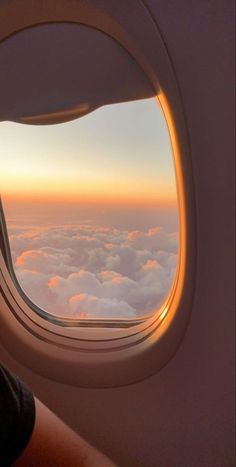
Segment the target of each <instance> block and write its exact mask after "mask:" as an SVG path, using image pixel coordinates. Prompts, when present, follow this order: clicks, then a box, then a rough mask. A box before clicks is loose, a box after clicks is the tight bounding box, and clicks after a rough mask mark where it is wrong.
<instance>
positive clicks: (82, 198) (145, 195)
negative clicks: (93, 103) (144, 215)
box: [0, 99, 175, 204]
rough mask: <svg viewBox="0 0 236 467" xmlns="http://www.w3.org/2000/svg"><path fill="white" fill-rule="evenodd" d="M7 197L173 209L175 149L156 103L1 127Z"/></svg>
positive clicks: (3, 188) (0, 158) (1, 182)
mask: <svg viewBox="0 0 236 467" xmlns="http://www.w3.org/2000/svg"><path fill="white" fill-rule="evenodd" d="M0 163H1V173H0V186H1V192H2V194H5V195H8V197H9V196H10V197H11V198H12V197H15V196H16V195H17V197H18V198H19V196H20V197H22V198H28V199H29V198H32V197H34V198H35V197H36V198H37V197H39V198H40V199H41V200H43V199H45V200H47V201H50V200H53V201H55V200H60V201H61V200H64V201H70V202H71V201H72V202H77V201H79V202H93V203H94V202H104V201H105V202H106V203H109V202H111V203H117V202H118V203H120V202H122V203H130V202H131V203H138V204H140V203H141V204H143V203H144V204H147V203H148V204H157V203H158V204H163V203H164V204H172V203H173V202H174V200H175V180H174V171H173V162H172V157H171V149H170V141H169V137H168V133H167V129H166V125H165V121H164V118H163V116H162V114H161V111H160V109H159V108H158V104H157V101H156V100H155V99H146V100H142V101H135V102H129V103H123V104H115V105H112V106H105V107H103V108H100V109H98V110H97V111H95V112H92V113H91V114H88V115H87V116H85V117H83V118H81V119H78V120H75V121H71V122H68V123H63V124H59V125H51V126H31V125H24V124H17V123H13V122H4V123H1V125H0Z"/></svg>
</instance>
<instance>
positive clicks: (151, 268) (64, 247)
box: [10, 224, 178, 318]
mask: <svg viewBox="0 0 236 467" xmlns="http://www.w3.org/2000/svg"><path fill="white" fill-rule="evenodd" d="M10 244H11V250H12V256H13V262H14V266H15V272H16V275H17V278H18V281H19V283H20V285H21V286H22V288H23V290H24V291H25V292H26V293H27V295H28V296H29V297H30V298H31V300H32V301H34V302H35V303H36V304H37V305H39V306H40V307H42V308H44V309H46V310H47V311H48V312H50V313H54V314H56V315H59V316H62V315H63V316H65V315H70V316H75V317H96V318H97V317H103V318H112V317H116V318H118V317H130V316H138V315H142V314H143V313H149V312H150V311H152V310H153V309H154V308H156V307H158V306H159V305H160V304H161V303H162V301H163V300H164V298H165V297H166V295H167V293H168V291H169V289H170V287H171V284H172V281H173V277H174V274H175V269H176V261H177V252H178V235H177V234H176V233H168V232H165V230H164V229H162V228H160V227H154V228H151V229H149V230H147V231H146V232H145V231H141V230H134V231H127V230H118V229H113V228H106V227H100V226H97V225H93V224H87V225H83V224H78V225H64V226H53V225H52V226H49V227H45V226H41V227H39V228H37V227H35V226H34V227H27V226H25V227H24V228H22V227H20V228H19V229H18V228H17V226H15V228H14V229H13V230H12V233H11V235H10Z"/></svg>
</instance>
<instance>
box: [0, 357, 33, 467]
mask: <svg viewBox="0 0 236 467" xmlns="http://www.w3.org/2000/svg"><path fill="white" fill-rule="evenodd" d="M34 422H35V403H34V397H33V395H32V393H31V392H30V391H29V389H28V388H27V387H26V386H25V385H24V384H23V383H22V382H21V381H20V380H19V378H17V376H15V375H13V374H12V373H10V371H9V370H7V369H6V368H4V367H3V366H1V365H0V466H1V467H7V466H10V465H11V464H12V462H14V461H15V460H16V459H17V457H18V456H19V455H20V453H21V452H22V451H23V449H24V448H25V446H26V445H27V443H28V441H29V439H30V436H31V434H32V431H33V427H34Z"/></svg>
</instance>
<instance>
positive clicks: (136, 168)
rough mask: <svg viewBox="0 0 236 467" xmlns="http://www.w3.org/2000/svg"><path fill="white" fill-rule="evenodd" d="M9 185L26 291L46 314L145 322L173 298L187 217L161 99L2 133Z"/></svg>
mask: <svg viewBox="0 0 236 467" xmlns="http://www.w3.org/2000/svg"><path fill="white" fill-rule="evenodd" d="M0 158H1V159H0V167H1V170H0V184H1V193H2V198H3V207H4V212H5V217H6V223H7V229H8V235H9V241H10V247H11V255H12V260H13V265H14V270H15V274H16V277H17V279H18V282H19V284H20V286H21V288H22V289H23V290H24V292H25V293H26V294H27V295H28V297H29V298H30V299H31V300H32V301H33V302H34V303H35V304H37V305H38V306H39V307H40V308H42V309H43V310H45V311H47V312H48V313H51V314H54V315H56V316H59V317H61V316H63V317H64V316H67V317H74V318H111V319H112V318H116V319H117V318H136V317H140V316H143V315H149V314H150V313H152V312H154V311H156V309H157V308H158V307H159V306H160V305H161V304H162V303H163V301H164V300H165V298H166V297H167V295H168V293H169V291H170V288H171V285H172V283H173V278H174V274H175V270H176V263H177V254H178V211H177V201H176V186H175V177H174V167H173V160H172V154H171V146H170V140H169V136H168V132H167V129H166V125H165V121H164V118H163V116H162V114H161V111H160V109H159V107H158V104H157V102H156V100H155V99H146V100H141V101H135V102H129V103H122V104H116V105H112V106H106V107H103V108H100V109H98V110H97V111H95V112H93V113H91V114H89V115H87V116H85V117H83V118H81V119H78V120H76V121H72V122H68V123H63V124H59V125H51V126H30V125H22V124H17V123H11V122H4V123H2V124H1V125H0Z"/></svg>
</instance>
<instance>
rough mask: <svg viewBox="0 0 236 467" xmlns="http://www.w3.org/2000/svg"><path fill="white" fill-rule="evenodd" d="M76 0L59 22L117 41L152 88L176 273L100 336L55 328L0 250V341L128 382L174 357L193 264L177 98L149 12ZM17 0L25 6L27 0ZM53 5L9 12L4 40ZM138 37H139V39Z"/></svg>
mask: <svg viewBox="0 0 236 467" xmlns="http://www.w3.org/2000/svg"><path fill="white" fill-rule="evenodd" d="M14 3H15V2H13V4H14ZM61 3H63V2H60V6H61ZM82 3H83V2H78V5H77V7H74V9H73V11H72V9H70V8H69V7H68V6H67V11H63V22H71V23H78V24H86V25H87V26H91V27H96V28H97V29H99V30H101V31H102V32H105V33H106V34H108V35H109V36H111V37H112V38H113V39H115V40H116V41H118V42H119V43H120V44H121V45H122V46H123V47H124V48H125V49H127V50H128V52H129V53H130V54H131V55H132V56H133V57H134V58H135V60H136V61H137V62H138V63H139V65H140V66H141V68H142V69H143V71H144V72H145V73H146V75H147V76H148V78H149V80H150V82H151V83H152V85H153V86H154V88H155V90H156V92H157V95H158V98H159V102H160V105H161V108H162V110H163V114H164V117H165V119H166V123H167V127H168V130H169V134H170V139H171V144H172V149H173V154H174V163H175V172H176V184H177V192H178V207H179V225H180V227H179V230H180V247H179V248H180V253H179V262H178V266H177V272H176V277H175V281H174V285H173V287H172V289H171V292H170V294H169V295H168V297H167V300H166V302H165V303H164V304H163V306H162V307H161V308H160V310H159V311H158V313H157V314H156V315H155V316H153V317H151V318H148V319H146V320H145V322H143V323H140V324H138V325H137V326H134V327H132V332H130V330H129V329H112V330H111V329H109V336H108V333H107V329H106V328H93V329H87V328H80V329H78V328H76V329H75V328H73V329H71V328H62V327H61V326H58V325H55V324H53V323H50V322H48V321H45V319H43V318H41V317H40V316H38V315H36V313H35V312H34V311H32V309H31V308H30V307H29V305H27V303H26V302H25V301H24V300H23V298H22V296H21V295H20V293H19V291H18V290H17V288H16V285H15V284H14V282H13V280H12V277H11V275H10V273H9V270H8V268H7V266H6V262H5V260H4V257H3V254H2V253H1V255H0V277H1V279H0V284H1V297H0V306H1V315H0V322H1V331H0V332H1V342H2V343H3V345H4V347H6V349H7V350H8V351H9V352H10V353H11V354H12V355H13V356H14V357H15V358H17V360H19V361H20V362H21V363H22V364H23V365H26V366H28V367H30V368H31V369H32V370H33V371H35V372H37V373H39V374H42V375H43V376H46V377H48V378H52V379H55V380H58V381H60V382H63V383H69V384H73V385H79V386H85V387H110V386H120V385H124V384H130V383H133V382H135V381H139V380H142V379H144V378H145V377H147V376H149V375H151V374H153V373H155V372H156V371H157V370H158V369H160V368H161V367H162V366H164V365H165V364H166V363H167V362H168V360H169V359H170V358H171V357H172V356H173V355H174V353H175V351H176V350H177V348H178V346H179V344H180V342H181V339H182V338H183V335H184V332H185V329H186V327H187V323H188V320H189V316H190V311H191V303H192V297H193V290H194V278H195V265H196V248H195V245H196V239H195V235H196V228H195V219H196V216H195V203H194V185H193V177H192V169H191V159H190V149H189V144H188V133H187V127H186V121H185V117H184V111H183V103H182V101H181V96H180V93H179V89H178V85H177V81H176V77H175V74H174V71H173V68H172V65H171V62H170V59H169V55H168V52H167V50H166V47H165V45H164V42H163V40H162V37H161V35H160V32H159V30H158V28H157V26H156V24H155V23H154V22H153V19H152V18H151V16H150V14H149V12H148V11H147V10H146V9H145V7H144V5H143V4H141V3H138V4H137V6H136V7H135V8H133V10H132V21H131V22H129V18H128V15H122V8H120V10H119V8H118V9H117V10H116V12H115V13H116V14H115V15H114V14H113V12H112V11H111V9H110V6H109V3H108V2H107V10H106V12H104V10H102V11H101V10H100V14H99V15H98V16H97V13H98V12H97V10H98V9H99V2H98V1H94V2H93V7H92V8H91V9H90V10H89V11H87V10H86V8H85V7H84V5H83V4H82ZM24 4H25V7H26V6H28V7H29V6H30V5H29V4H30V2H28V0H25V1H24ZM27 4H28V5H27ZM53 4H54V1H53V0H50V1H49V2H48V5H47V9H48V11H47V15H45V9H41V10H40V8H39V10H38V11H37V12H35V11H32V9H30V8H29V11H28V10H27V11H28V17H27V21H28V23H27V24H22V22H23V21H24V20H25V19H24V20H23V19H22V18H17V14H16V13H15V21H16V22H17V21H18V24H17V25H15V26H14V31H8V34H6V35H5V37H4V38H6V37H9V35H11V34H13V33H16V32H19V31H20V30H22V29H23V28H25V27H32V26H36V25H39V24H45V23H55V22H61V21H62V17H61V15H62V12H60V8H59V11H58V10H56V13H55V14H54V17H53V18H52V16H51V15H52V13H51V9H50V6H52V5H53ZM64 6H65V5H64ZM127 6H128V8H129V6H130V2H127ZM132 6H133V5H132ZM16 10H17V8H16ZM118 10H119V11H118ZM35 13H38V17H37V18H36V17H35ZM36 16H37V14H36ZM45 16H46V18H45ZM72 17H73V20H72ZM140 18H142V22H140ZM142 36H144V37H145V38H146V39H147V40H146V41H145V44H144V43H143V42H144V41H142ZM153 43H155V44H156V48H157V49H158V54H156V53H155V50H156V49H155V48H154V47H152V45H153ZM157 73H158V76H157ZM160 89H161V91H160ZM3 227H4V226H3ZM3 230H4V229H2V233H3V240H4V231H3ZM5 243H6V239H5ZM5 255H6V251H5ZM5 259H6V258H5ZM78 331H79V334H78ZM111 331H112V334H111Z"/></svg>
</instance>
